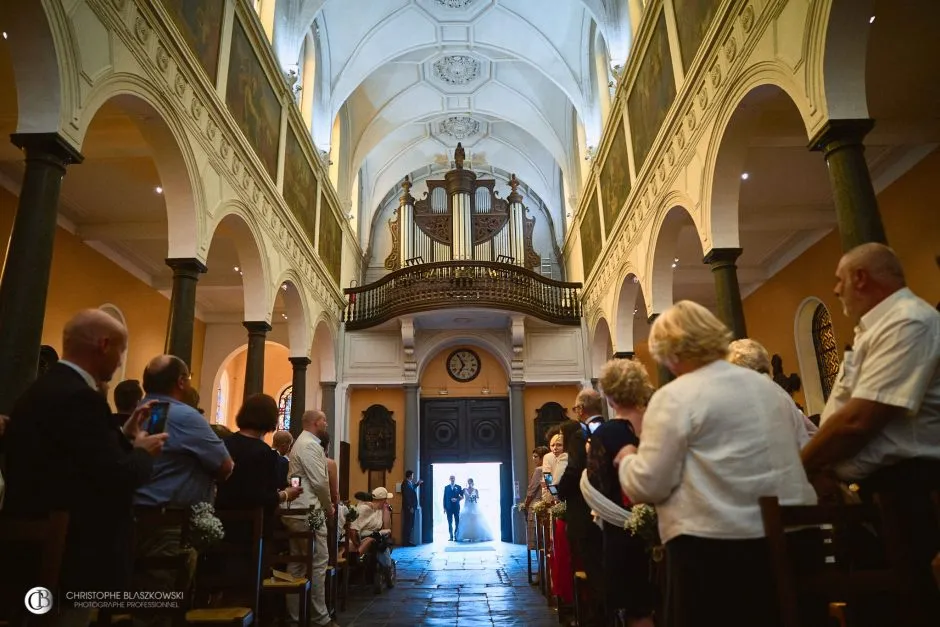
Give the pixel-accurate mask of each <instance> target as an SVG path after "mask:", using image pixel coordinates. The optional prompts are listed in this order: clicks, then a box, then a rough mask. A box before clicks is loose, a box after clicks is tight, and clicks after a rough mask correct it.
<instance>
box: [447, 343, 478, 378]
mask: <svg viewBox="0 0 940 627" xmlns="http://www.w3.org/2000/svg"><path fill="white" fill-rule="evenodd" d="M447 374H449V375H450V377H451V378H452V379H453V380H455V381H473V380H474V379H475V378H476V376H477V375H478V374H480V357H479V355H477V354H476V353H474V352H473V351H472V350H470V349H469V348H459V349H457V350H455V351H454V352H453V353H451V354H450V355H449V356H448V357H447Z"/></svg>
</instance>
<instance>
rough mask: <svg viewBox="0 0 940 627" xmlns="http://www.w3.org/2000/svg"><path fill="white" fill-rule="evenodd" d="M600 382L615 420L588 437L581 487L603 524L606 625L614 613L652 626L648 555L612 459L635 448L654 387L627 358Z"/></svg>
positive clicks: (635, 626) (610, 366) (631, 625)
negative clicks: (630, 526) (631, 525)
mask: <svg viewBox="0 0 940 627" xmlns="http://www.w3.org/2000/svg"><path fill="white" fill-rule="evenodd" d="M599 383H600V386H601V389H602V390H603V391H604V396H605V398H606V399H607V404H608V405H610V407H611V409H612V410H613V414H614V415H613V417H612V418H611V419H610V420H608V421H606V422H604V423H603V424H601V425H600V426H599V427H598V428H597V429H596V430H595V431H594V433H593V434H592V435H591V439H590V442H589V443H588V463H587V473H586V474H585V475H583V476H582V478H581V486H582V492H584V495H585V497H586V500H587V502H588V504H589V505H591V507H592V509H593V510H594V511H596V512H598V513H599V514H600V516H601V519H602V520H604V530H603V552H602V558H601V567H602V570H603V573H604V582H605V583H606V590H605V592H606V594H605V597H606V610H607V611H606V614H607V624H608V625H614V624H616V621H617V616H618V614H622V615H623V617H624V618H625V619H626V624H627V626H628V627H640V626H642V627H652V626H653V609H654V607H655V595H654V590H653V586H652V585H651V583H650V577H649V555H648V554H647V549H646V546H645V545H644V543H643V540H642V539H641V538H637V537H635V536H633V535H631V534H630V533H629V532H628V531H627V530H626V529H624V526H623V525H624V522H625V520H626V516H627V515H628V514H627V512H628V510H629V508H630V507H631V505H630V503H629V502H625V499H624V498H623V493H622V492H621V490H620V479H619V478H618V476H617V468H616V467H615V466H614V457H615V456H616V455H617V453H618V452H620V449H622V448H623V447H625V446H628V445H632V446H639V444H640V440H639V435H640V432H641V430H642V427H643V412H644V411H645V410H646V405H647V403H648V402H649V399H650V396H651V395H652V394H653V384H652V383H650V379H649V375H648V374H647V372H646V368H645V367H644V366H643V364H642V363H640V362H639V361H635V360H631V359H614V360H611V361H609V362H607V364H606V365H605V366H604V368H603V370H602V371H601V377H600V381H599ZM585 481H588V482H589V485H585ZM591 488H595V489H596V490H597V492H599V493H600V496H602V497H603V498H601V499H599V500H600V503H595V502H594V499H592V498H588V497H589V495H590V491H591ZM608 508H614V511H613V512H612V513H613V514H614V516H612V517H611V516H607V517H605V513H606V512H607V509H608Z"/></svg>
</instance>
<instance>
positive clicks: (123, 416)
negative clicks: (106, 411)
mask: <svg viewBox="0 0 940 627" xmlns="http://www.w3.org/2000/svg"><path fill="white" fill-rule="evenodd" d="M143 397H144V389H143V388H142V387H140V381H138V380H137V379H126V380H124V381H121V382H120V383H118V384H117V385H116V386H114V407H115V409H117V411H116V412H114V413H113V414H112V415H111V419H112V421H113V422H114V426H115V427H117V428H118V429H120V428H122V427H123V426H124V424H125V423H126V422H127V419H128V418H130V417H131V414H133V413H134V410H135V409H137V406H138V405H140V400H141V399H142V398H143Z"/></svg>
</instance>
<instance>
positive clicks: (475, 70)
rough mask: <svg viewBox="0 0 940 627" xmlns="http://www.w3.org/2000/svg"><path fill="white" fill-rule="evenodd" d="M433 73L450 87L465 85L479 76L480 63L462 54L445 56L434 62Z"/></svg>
mask: <svg viewBox="0 0 940 627" xmlns="http://www.w3.org/2000/svg"><path fill="white" fill-rule="evenodd" d="M434 73H435V74H437V77H438V78H439V79H441V80H442V81H444V82H445V83H448V84H450V85H466V84H467V83H469V82H470V81H472V80H473V79H475V78H476V77H477V76H479V75H480V62H479V61H477V60H476V59H474V58H473V57H468V56H466V55H462V54H454V55H447V56H446V57H443V58H441V59H438V60H437V61H435V62H434Z"/></svg>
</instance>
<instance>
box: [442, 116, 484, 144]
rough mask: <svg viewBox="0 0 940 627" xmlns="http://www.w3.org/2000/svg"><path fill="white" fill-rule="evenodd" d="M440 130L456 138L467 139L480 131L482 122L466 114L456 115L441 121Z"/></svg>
mask: <svg viewBox="0 0 940 627" xmlns="http://www.w3.org/2000/svg"><path fill="white" fill-rule="evenodd" d="M440 132H441V133H443V134H444V135H450V136H451V137H453V138H454V139H458V140H459V139H465V138H467V137H470V136H471V135H476V134H477V133H479V132H480V123H479V122H477V121H476V120H474V119H473V118H470V117H467V116H465V115H455V116H452V117H449V118H447V119H446V120H444V121H443V122H441V126H440Z"/></svg>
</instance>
